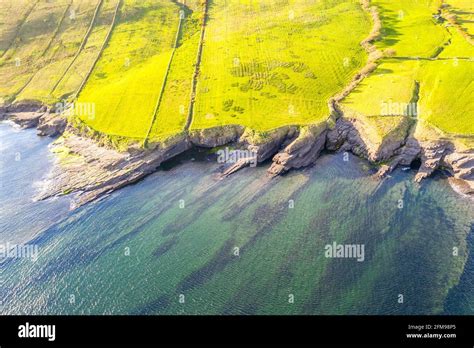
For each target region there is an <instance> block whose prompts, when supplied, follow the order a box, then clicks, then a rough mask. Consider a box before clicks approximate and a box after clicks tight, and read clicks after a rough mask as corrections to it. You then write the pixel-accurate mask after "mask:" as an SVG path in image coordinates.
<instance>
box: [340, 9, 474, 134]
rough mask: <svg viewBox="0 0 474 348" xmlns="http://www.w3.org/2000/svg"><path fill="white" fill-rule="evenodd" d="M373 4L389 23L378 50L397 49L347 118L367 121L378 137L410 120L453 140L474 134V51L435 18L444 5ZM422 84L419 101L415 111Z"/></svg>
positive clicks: (352, 99) (356, 97)
mask: <svg viewBox="0 0 474 348" xmlns="http://www.w3.org/2000/svg"><path fill="white" fill-rule="evenodd" d="M373 4H374V5H375V6H377V8H378V9H379V11H380V14H381V20H382V24H383V30H382V37H381V40H380V41H378V42H377V43H376V46H377V47H378V48H379V49H380V50H384V51H385V52H387V51H386V50H391V51H390V56H391V57H388V58H382V59H381V60H380V61H379V66H378V68H377V69H376V70H375V71H374V73H373V74H371V76H369V77H368V78H367V79H365V80H364V81H363V82H362V83H361V84H360V85H359V86H358V87H357V88H356V89H355V90H354V91H353V93H351V94H350V95H349V96H348V97H347V98H346V99H345V100H344V101H343V103H342V105H343V108H344V110H345V112H346V114H347V115H348V116H349V117H356V118H357V117H358V118H361V119H363V120H364V123H366V124H367V125H368V126H369V128H372V129H371V131H372V133H373V134H374V138H377V137H378V138H384V137H385V136H387V135H388V134H390V132H392V131H393V130H394V129H395V128H396V127H398V126H399V125H400V124H401V123H402V122H404V121H405V118H406V117H407V116H409V117H412V118H416V119H418V120H419V121H422V122H423V124H424V125H428V126H434V127H435V128H437V129H439V130H441V131H442V132H444V133H448V134H451V135H462V136H465V135H474V122H473V121H472V115H473V114H474V104H473V102H472V97H471V96H472V95H473V93H474V85H473V84H472V76H473V72H474V71H473V69H474V61H473V57H474V47H473V45H472V44H471V43H470V42H469V41H468V39H467V38H466V37H465V36H464V35H462V33H461V32H460V31H459V30H458V28H456V27H455V26H453V25H452V24H451V23H450V22H449V21H446V20H438V19H436V18H435V17H434V15H435V14H437V13H438V10H439V9H440V8H441V2H440V1H428V0H423V1H420V0H406V1H403V2H397V1H388V0H375V1H373ZM446 14H448V13H446ZM416 83H418V85H419V91H418V98H417V99H419V100H417V105H416V106H414V107H413V106H411V105H410V102H411V101H412V99H413V97H414V86H415V85H416ZM407 104H408V107H411V109H409V111H413V110H416V111H415V112H411V113H410V112H406V110H407V109H406V107H405V106H406V105H407ZM387 109H388V112H387ZM393 116H400V117H393Z"/></svg>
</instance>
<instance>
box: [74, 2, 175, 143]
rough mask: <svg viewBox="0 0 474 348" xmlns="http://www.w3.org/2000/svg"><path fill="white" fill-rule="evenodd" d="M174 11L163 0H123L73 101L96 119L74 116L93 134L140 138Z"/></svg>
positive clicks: (157, 87) (166, 54)
mask: <svg viewBox="0 0 474 348" xmlns="http://www.w3.org/2000/svg"><path fill="white" fill-rule="evenodd" d="M179 10H180V8H179V7H178V6H177V5H176V4H174V3H172V2H171V1H168V0H159V1H151V0H148V1H139V0H124V1H123V5H122V8H121V9H120V14H119V18H118V22H117V24H116V26H115V29H114V31H113V33H112V37H111V39H110V42H109V44H108V46H107V47H106V48H105V50H104V51H103V53H102V56H101V58H100V60H99V62H98V63H97V65H96V67H95V69H94V72H93V74H92V76H91V77H90V79H89V81H88V82H87V84H86V86H85V88H84V89H83V90H82V92H81V93H80V95H79V98H78V102H80V103H93V104H94V105H95V113H96V116H95V117H94V118H90V117H88V116H84V115H78V116H79V117H80V118H81V120H82V121H84V122H86V123H87V125H89V126H90V127H92V128H93V129H94V130H96V131H99V132H102V133H105V134H108V135H117V136H122V137H129V138H139V139H144V138H145V136H146V134H147V131H148V129H149V127H150V124H151V122H152V119H153V113H154V108H155V105H156V102H157V100H158V98H159V96H160V91H161V86H162V83H163V80H164V77H165V74H166V71H167V65H168V62H169V60H170V56H171V53H172V49H173V46H174V40H175V37H176V33H177V30H178V24H179Z"/></svg>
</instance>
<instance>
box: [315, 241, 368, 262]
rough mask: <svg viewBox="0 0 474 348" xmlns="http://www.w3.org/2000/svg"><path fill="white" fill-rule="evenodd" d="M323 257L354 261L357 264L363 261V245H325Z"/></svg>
mask: <svg viewBox="0 0 474 348" xmlns="http://www.w3.org/2000/svg"><path fill="white" fill-rule="evenodd" d="M324 250H325V252H324V256H326V258H343V259H356V260H357V262H363V261H364V260H365V245H364V244H337V243H336V242H333V243H332V244H327V245H326V246H325V247H324Z"/></svg>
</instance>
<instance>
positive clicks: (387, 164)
mask: <svg viewBox="0 0 474 348" xmlns="http://www.w3.org/2000/svg"><path fill="white" fill-rule="evenodd" d="M332 107H333V112H332V113H331V117H330V118H329V120H328V121H325V122H321V123H319V124H313V125H307V126H301V127H297V126H286V127H281V128H278V129H275V130H272V131H269V132H266V133H258V132H254V131H251V130H249V129H245V128H244V127H241V126H223V127H215V128H211V129H206V130H200V131H191V132H189V134H187V133H183V134H182V135H178V136H176V137H174V138H173V139H171V140H169V141H168V142H167V143H166V144H159V146H151V147H150V148H149V149H143V148H137V147H130V148H129V149H128V151H125V152H118V151H116V150H115V149H112V148H107V147H104V146H100V145H99V144H98V143H97V142H96V141H93V140H91V139H89V138H88V137H86V136H84V135H83V134H81V133H79V131H78V130H77V129H76V128H74V127H72V126H66V120H65V119H64V118H62V117H61V116H59V115H56V114H54V113H52V112H50V110H47V109H46V108H44V107H43V106H38V105H36V106H33V105H21V106H17V107H16V108H10V109H3V110H2V111H3V112H2V113H1V119H10V120H11V121H13V122H15V123H17V124H19V125H20V126H21V127H24V128H28V127H37V128H38V134H39V135H49V136H58V135H61V134H62V136H61V137H60V138H59V139H58V140H57V141H56V142H55V143H53V145H52V147H51V150H52V151H53V152H55V153H56V155H57V164H56V166H55V168H54V170H53V172H52V173H51V177H50V178H49V180H48V182H49V185H48V187H47V188H46V190H45V191H44V192H41V193H40V194H39V195H38V196H37V199H46V198H48V197H52V196H56V195H63V194H69V193H74V194H75V202H74V206H73V207H77V206H80V205H83V204H85V203H87V202H90V201H93V200H95V199H98V198H100V197H102V196H104V195H106V194H108V193H110V192H113V191H115V190H117V189H120V188H121V187H124V186H126V185H129V184H131V183H134V182H137V181H138V180H140V179H142V178H143V177H145V176H146V175H148V174H150V173H152V172H154V171H156V170H157V168H158V167H159V166H160V165H161V163H163V162H164V161H166V160H169V159H170V158H172V157H174V156H176V155H178V154H180V153H183V152H185V151H187V150H189V149H190V148H192V147H193V146H199V147H207V148H214V147H218V146H223V145H226V144H233V145H234V146H235V147H237V148H240V149H246V150H249V151H251V152H252V153H255V154H256V156H257V161H258V162H259V163H262V162H264V161H266V160H268V159H270V158H272V163H271V165H270V166H269V168H268V175H269V176H270V177H274V176H277V175H280V174H284V173H285V172H287V171H289V170H291V169H297V168H302V167H307V166H310V165H313V164H314V163H315V162H316V161H317V159H318V157H319V156H320V154H321V152H322V151H323V150H327V151H333V152H335V151H347V152H352V153H353V154H355V155H357V156H360V157H363V158H366V159H367V160H368V161H370V162H373V163H375V164H377V163H380V162H383V164H382V165H381V166H380V170H379V172H378V176H379V177H384V176H386V175H387V174H389V173H390V172H391V171H393V170H394V169H395V168H396V167H397V166H399V165H404V166H408V165H410V164H411V163H412V162H413V161H415V160H420V161H421V166H420V168H419V170H418V173H417V174H416V176H415V180H416V181H417V182H420V181H422V180H424V179H425V178H427V177H429V176H430V175H431V174H432V173H433V172H434V171H435V170H437V169H440V168H442V169H444V170H446V171H448V172H449V173H450V174H451V178H450V181H451V182H452V183H453V185H455V187H456V189H457V190H458V191H460V192H462V193H464V194H467V195H472V196H473V197H474V150H473V149H472V147H470V146H466V145H463V144H462V143H461V142H457V141H455V140H450V139H446V138H443V137H442V136H441V135H439V134H435V133H434V132H432V131H431V130H429V129H428V130H427V128H429V126H426V125H423V124H413V123H410V122H407V123H406V124H404V125H403V127H402V128H403V129H401V130H400V129H399V130H398V131H397V132H394V133H393V134H389V135H388V136H387V137H385V138H384V139H382V140H380V139H377V140H374V138H373V137H371V136H370V135H369V134H368V132H367V127H368V125H366V124H364V122H363V121H361V120H360V119H350V118H347V117H346V116H345V115H344V112H343V111H341V110H340V108H339V107H338V105H337V103H336V104H335V105H333V106H332ZM248 165H249V162H248V161H245V160H241V161H238V162H236V163H233V164H231V165H228V166H227V167H225V168H224V170H223V172H222V177H226V176H228V175H231V174H233V173H235V172H236V171H238V170H240V169H242V168H244V167H246V166H248Z"/></svg>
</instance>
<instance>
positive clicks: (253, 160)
mask: <svg viewBox="0 0 474 348" xmlns="http://www.w3.org/2000/svg"><path fill="white" fill-rule="evenodd" d="M257 155H258V154H257V151H252V150H231V149H229V148H228V147H226V148H225V149H220V150H219V151H217V156H218V157H217V162H218V163H238V162H242V161H244V162H246V163H249V164H250V166H251V167H256V166H257V162H258V161H257V157H258V156H257Z"/></svg>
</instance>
